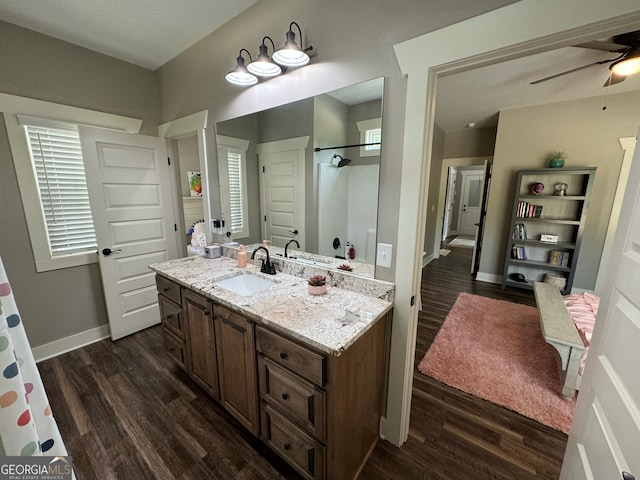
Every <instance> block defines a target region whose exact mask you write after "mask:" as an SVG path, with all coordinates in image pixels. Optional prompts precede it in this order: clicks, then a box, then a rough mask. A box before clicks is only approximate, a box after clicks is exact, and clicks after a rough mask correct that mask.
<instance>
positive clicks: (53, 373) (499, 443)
mask: <svg viewBox="0 0 640 480" xmlns="http://www.w3.org/2000/svg"><path fill="white" fill-rule="evenodd" d="M448 248H451V247H448ZM451 250H452V253H451V254H450V255H448V256H446V257H440V259H438V260H436V261H433V262H432V263H431V264H429V265H428V266H427V267H426V268H425V269H424V272H423V282H422V302H423V312H421V313H420V318H419V326H418V341H417V345H416V356H415V360H416V365H417V364H418V362H419V361H420V360H421V359H422V357H423V355H424V353H425V352H426V350H427V348H428V347H429V345H430V344H431V342H432V341H433V338H434V337H435V335H436V333H437V331H438V329H439V328H440V326H441V325H442V322H443V320H444V318H445V317H446V315H447V313H448V311H449V309H450V308H451V307H452V306H453V304H454V303H455V299H456V297H457V294H458V292H460V291H465V292H470V293H475V294H478V295H484V296H488V297H492V298H499V299H505V300H511V301H517V302H519V303H525V304H528V305H533V304H534V300H533V295H532V294H531V293H530V292H524V291H519V290H508V291H506V292H505V291H502V290H500V288H499V287H498V286H496V285H491V284H486V283H481V282H477V283H476V282H474V281H473V280H472V277H471V275H470V274H469V265H470V262H471V256H470V255H471V250H470V249H464V248H455V247H454V248H451ZM39 368H40V371H41V374H42V377H43V380H44V383H45V388H46V390H47V393H48V395H49V400H50V402H51V406H52V408H53V412H54V415H55V417H56V420H57V422H58V424H59V426H60V430H61V433H62V437H63V438H64V440H65V443H66V445H67V449H68V450H69V453H70V454H71V455H72V456H73V461H74V468H75V471H76V475H77V478H78V480H93V479H101V480H102V479H127V480H135V479H159V480H165V479H166V480H169V479H185V480H187V479H297V478H299V477H298V475H297V474H296V473H295V472H294V471H293V470H292V469H290V468H289V467H288V466H287V465H286V464H285V463H283V462H282V461H281V460H279V459H278V458H277V457H276V456H275V455H274V454H273V453H271V452H270V451H269V450H268V449H267V448H266V447H264V445H262V444H261V442H259V441H257V440H255V439H253V438H252V437H251V435H249V434H248V433H246V431H245V430H243V428H242V427H241V426H240V424H239V423H238V422H236V421H235V420H234V419H233V418H231V417H230V416H229V415H228V414H227V413H226V412H225V411H224V410H223V409H222V408H221V407H219V406H218V405H217V404H216V403H214V402H213V401H210V400H209V399H208V398H207V397H206V395H205V394H204V393H202V391H201V390H200V389H199V388H198V387H197V386H196V385H195V384H194V383H193V382H192V381H191V380H190V379H189V378H188V377H187V376H186V374H184V373H183V372H182V371H181V370H179V369H178V368H177V367H175V366H174V364H173V363H172V362H171V361H170V359H169V358H168V357H167V356H166V355H165V353H164V351H163V346H162V338H161V331H160V328H159V327H153V328H150V329H147V330H144V331H142V332H139V333H136V334H134V335H131V336H129V337H126V338H124V339H121V340H118V341H117V342H112V341H110V340H104V341H102V342H98V343H96V344H93V345H89V346H87V347H84V348H82V349H79V350H75V351H73V352H70V353H67V354H65V355H61V356H59V357H56V358H53V359H50V360H46V361H44V362H42V363H40V364H39ZM566 440H567V438H566V435H564V434H562V433H561V432H558V431H555V430H553V429H551V428H549V427H545V426H543V425H540V424H538V423H537V422H535V421H533V420H529V419H527V418H525V417H522V416H521V415H519V414H517V413H514V412H511V411H509V410H506V409H504V408H502V407H498V406H496V405H493V404H491V403H489V402H486V401H484V400H481V399H478V398H475V397H473V396H471V395H468V394H465V393H463V392H460V391H458V390H456V389H454V388H451V387H448V386H446V385H443V384H440V383H439V382H437V381H435V380H433V379H431V378H429V377H427V376H425V375H422V374H421V373H419V372H418V371H417V369H416V371H415V375H414V388H413V402H412V411H411V430H410V435H409V440H408V441H407V443H406V444H405V445H404V446H403V447H402V448H397V447H395V446H393V445H391V444H390V443H389V442H384V441H380V442H378V445H377V447H376V448H375V450H374V452H373V454H372V456H371V458H370V459H369V462H368V463H367V465H366V466H365V468H364V470H363V471H362V473H361V475H360V477H359V478H360V479H371V480H382V479H384V480H391V479H394V480H395V479H430V480H444V479H447V480H450V479H452V478H464V479H477V480H483V479H496V480H506V479H518V480H528V479H557V478H558V475H559V469H560V464H561V461H562V455H563V452H564V448H565V444H566ZM331 480H341V479H331Z"/></svg>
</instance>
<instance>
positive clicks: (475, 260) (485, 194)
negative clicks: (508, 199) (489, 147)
mask: <svg viewBox="0 0 640 480" xmlns="http://www.w3.org/2000/svg"><path fill="white" fill-rule="evenodd" d="M491 168H492V164H491V163H489V160H485V161H484V181H483V182H482V195H481V197H482V200H481V201H480V218H479V219H478V223H477V227H478V228H476V237H475V242H474V244H473V256H472V260H471V274H472V275H475V274H476V273H478V270H479V268H480V254H481V253H482V236H483V235H484V222H485V219H486V218H487V204H488V203H489V188H490V187H491Z"/></svg>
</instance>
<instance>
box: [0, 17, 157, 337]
mask: <svg viewBox="0 0 640 480" xmlns="http://www.w3.org/2000/svg"><path fill="white" fill-rule="evenodd" d="M0 45H2V54H0V71H1V72H2V75H0V91H2V92H4V93H9V94H12V95H20V96H24V97H31V98H37V99H40V100H47V101H50V102H56V103H62V104H66V105H73V106H76V107H83V108H88V109H93V110H99V111H103V112H109V113H114V114H119V115H127V116H131V117H136V118H141V119H143V125H142V132H143V133H147V134H156V133H157V127H156V125H157V104H156V90H155V81H154V74H153V72H151V71H149V70H145V69H143V68H140V67H136V66H134V65H131V64H128V63H125V62H122V61H119V60H115V59H113V58H110V57H107V56H105V55H101V54H98V53H94V52H91V51H89V50H86V49H83V48H80V47H76V46H74V45H71V44H69V43H66V42H62V41H59V40H55V39H53V38H51V37H47V36H45V35H41V34H39V33H35V32H32V31H30V30H25V29H23V28H20V27H17V26H14V25H11V24H8V23H5V22H1V21H0ZM0 211H1V212H2V215H0V232H2V233H1V234H0V256H2V260H3V262H4V264H5V268H6V269H7V274H8V276H9V280H10V282H11V285H12V287H13V291H14V294H15V297H16V302H17V304H18V308H19V309H20V313H21V315H22V317H23V320H24V326H25V329H26V331H27V335H28V336H29V340H30V342H31V345H32V347H36V346H39V345H43V344H46V343H49V342H51V341H54V340H57V339H60V338H64V337H67V336H70V335H73V334H76V333H79V332H83V331H85V330H88V329H91V328H95V327H98V326H100V325H103V324H105V323H106V322H107V316H106V310H105V305H104V297H103V294H102V282H101V280H100V272H99V269H98V265H97V264H94V265H89V266H82V267H73V268H65V269H62V270H54V271H50V272H42V273H37V272H36V270H35V265H34V259H33V253H32V251H31V245H30V243H29V235H28V232H27V224H26V221H25V216H24V210H23V207H22V202H21V200H20V194H19V191H18V185H17V178H16V173H15V169H14V166H13V161H12V157H11V150H10V148H9V143H8V140H7V135H6V129H5V126H4V119H3V120H2V125H1V126H0Z"/></svg>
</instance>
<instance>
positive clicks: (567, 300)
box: [562, 292, 600, 374]
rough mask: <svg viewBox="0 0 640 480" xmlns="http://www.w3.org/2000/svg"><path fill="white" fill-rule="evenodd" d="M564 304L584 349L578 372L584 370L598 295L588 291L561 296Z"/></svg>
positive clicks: (596, 310) (596, 312)
mask: <svg viewBox="0 0 640 480" xmlns="http://www.w3.org/2000/svg"><path fill="white" fill-rule="evenodd" d="M562 299H563V300H564V304H565V306H566V307H567V311H568V312H569V315H571V318H572V319H573V323H574V324H575V325H576V328H577V329H578V334H579V335H580V338H581V339H582V343H584V346H585V349H584V353H583V354H582V361H581V362H580V370H579V371H580V373H581V374H582V371H583V370H584V363H585V361H586V359H587V353H588V351H589V345H590V344H591V335H592V334H593V326H594V324H595V322H596V315H598V306H599V305H600V297H598V296H596V295H593V294H592V293H589V292H583V293H574V294H571V295H565V296H564V297H562Z"/></svg>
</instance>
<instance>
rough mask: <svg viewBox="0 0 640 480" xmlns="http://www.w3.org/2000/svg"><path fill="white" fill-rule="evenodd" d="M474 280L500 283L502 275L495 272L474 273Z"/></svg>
mask: <svg viewBox="0 0 640 480" xmlns="http://www.w3.org/2000/svg"><path fill="white" fill-rule="evenodd" d="M476 280H478V281H479V282H487V283H502V275H496V274H495V273H484V272H478V273H476Z"/></svg>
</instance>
